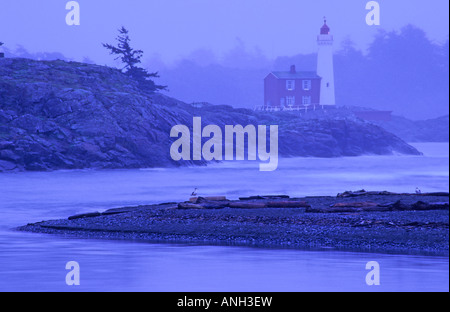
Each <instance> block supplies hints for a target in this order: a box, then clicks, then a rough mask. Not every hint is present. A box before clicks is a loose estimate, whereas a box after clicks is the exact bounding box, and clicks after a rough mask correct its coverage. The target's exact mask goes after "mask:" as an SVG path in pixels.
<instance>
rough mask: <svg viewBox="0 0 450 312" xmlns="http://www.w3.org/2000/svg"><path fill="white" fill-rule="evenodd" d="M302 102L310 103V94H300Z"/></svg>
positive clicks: (304, 103)
mask: <svg viewBox="0 0 450 312" xmlns="http://www.w3.org/2000/svg"><path fill="white" fill-rule="evenodd" d="M302 104H303V105H311V96H310V95H304V96H302Z"/></svg>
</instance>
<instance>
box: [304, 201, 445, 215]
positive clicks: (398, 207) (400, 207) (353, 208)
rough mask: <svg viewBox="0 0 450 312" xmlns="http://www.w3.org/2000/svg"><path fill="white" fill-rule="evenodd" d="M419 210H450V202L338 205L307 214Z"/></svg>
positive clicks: (316, 209) (310, 209)
mask: <svg viewBox="0 0 450 312" xmlns="http://www.w3.org/2000/svg"><path fill="white" fill-rule="evenodd" d="M418 210H449V203H448V202H437V203H425V202H422V201H418V202H416V203H414V204H405V203H403V202H401V201H397V202H395V203H391V204H384V205H381V204H377V203H372V202H355V203H336V204H333V205H331V206H330V207H326V208H307V209H306V212H317V213H336V212H363V211H418Z"/></svg>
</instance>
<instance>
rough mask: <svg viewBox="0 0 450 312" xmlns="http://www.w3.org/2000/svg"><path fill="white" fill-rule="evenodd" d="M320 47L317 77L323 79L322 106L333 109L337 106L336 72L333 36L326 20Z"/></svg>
mask: <svg viewBox="0 0 450 312" xmlns="http://www.w3.org/2000/svg"><path fill="white" fill-rule="evenodd" d="M317 45H318V47H319V51H318V55H317V75H318V76H320V77H321V78H322V81H321V85H320V105H322V107H331V106H333V107H334V105H336V102H335V95H334V70H333V35H331V34H330V27H328V25H327V20H326V19H325V18H324V24H323V26H322V28H320V35H318V36H317Z"/></svg>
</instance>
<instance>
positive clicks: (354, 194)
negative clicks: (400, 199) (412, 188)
mask: <svg viewBox="0 0 450 312" xmlns="http://www.w3.org/2000/svg"><path fill="white" fill-rule="evenodd" d="M366 195H401V196H447V197H448V196H449V193H447V192H432V193H392V192H388V191H366V190H359V191H355V192H352V191H345V192H344V193H339V194H337V197H358V196H366Z"/></svg>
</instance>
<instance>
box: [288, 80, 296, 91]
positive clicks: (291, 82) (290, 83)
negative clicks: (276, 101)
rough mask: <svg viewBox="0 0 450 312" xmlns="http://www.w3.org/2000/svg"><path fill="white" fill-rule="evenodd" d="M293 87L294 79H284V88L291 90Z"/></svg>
mask: <svg viewBox="0 0 450 312" xmlns="http://www.w3.org/2000/svg"><path fill="white" fill-rule="evenodd" d="M294 89H295V80H286V90H289V91H292V90H294Z"/></svg>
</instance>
